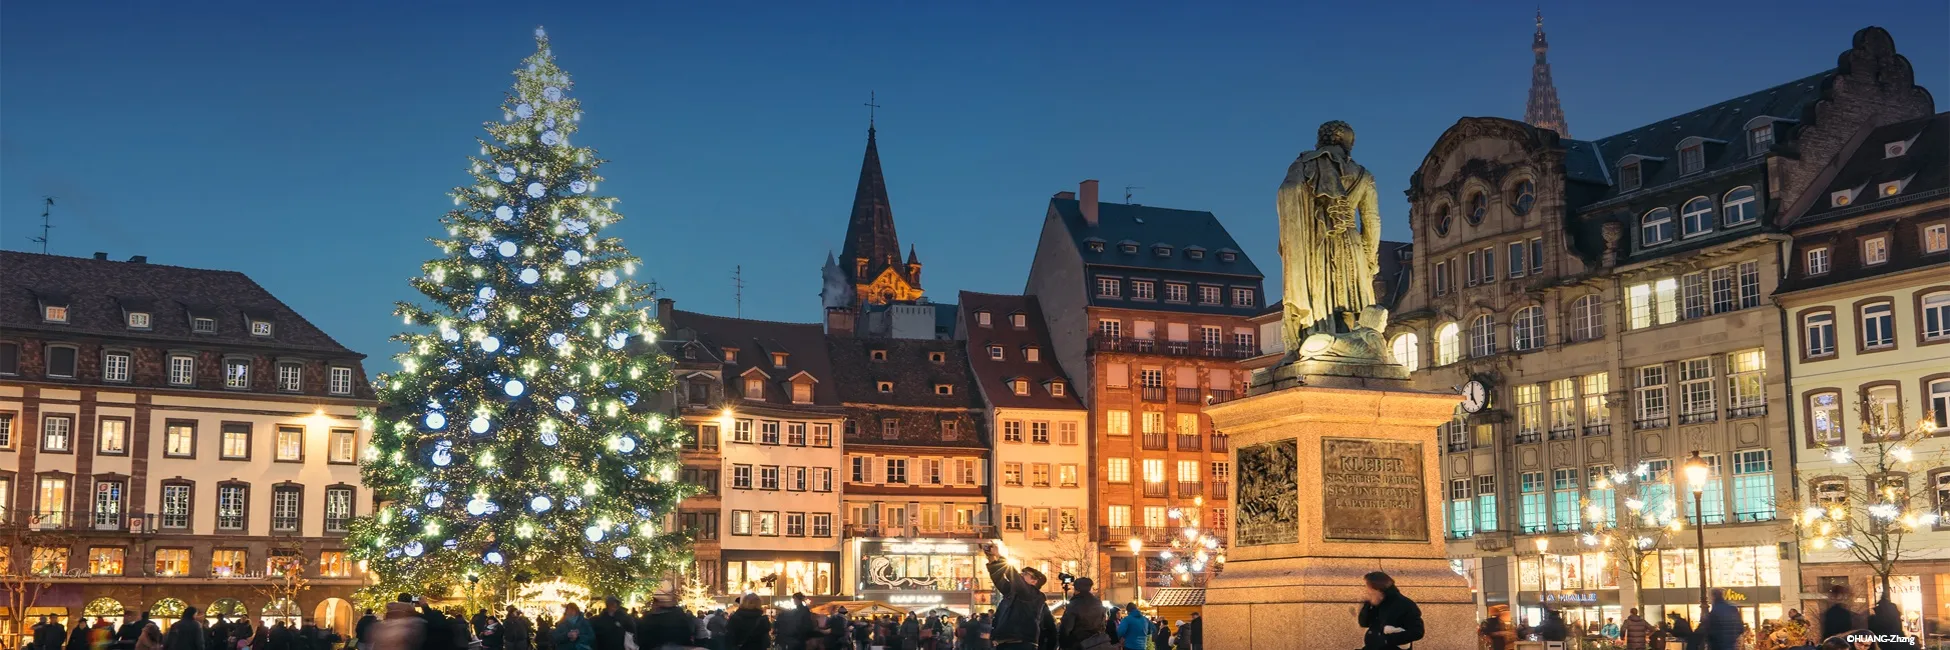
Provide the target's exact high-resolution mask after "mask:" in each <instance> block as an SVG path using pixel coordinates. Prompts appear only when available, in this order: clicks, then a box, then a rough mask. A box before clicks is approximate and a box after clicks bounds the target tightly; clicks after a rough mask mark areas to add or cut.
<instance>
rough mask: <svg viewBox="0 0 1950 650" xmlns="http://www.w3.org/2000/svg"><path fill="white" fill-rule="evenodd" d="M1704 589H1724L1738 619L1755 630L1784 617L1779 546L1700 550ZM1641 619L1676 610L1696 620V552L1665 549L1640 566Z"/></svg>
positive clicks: (1648, 558)
mask: <svg viewBox="0 0 1950 650" xmlns="http://www.w3.org/2000/svg"><path fill="white" fill-rule="evenodd" d="M1706 569H1707V583H1706V586H1707V588H1709V589H1711V588H1725V589H1726V590H1727V601H1728V602H1731V603H1733V604H1734V605H1735V606H1737V607H1739V608H1740V614H1741V618H1742V619H1744V620H1746V621H1747V624H1748V625H1752V626H1754V627H1756V628H1758V627H1759V626H1760V622H1761V621H1769V620H1777V619H1780V618H1781V617H1782V616H1784V615H1786V614H1787V609H1786V608H1785V607H1783V605H1782V602H1781V555H1780V549H1779V547H1776V546H1774V545H1772V544H1769V545H1766V546H1735V547H1723V548H1708V549H1706ZM1644 592H1645V604H1644V605H1643V607H1642V610H1643V611H1644V612H1645V617H1646V618H1647V619H1648V620H1651V619H1652V617H1653V616H1655V615H1656V616H1659V617H1664V616H1665V615H1666V613H1667V612H1679V613H1680V614H1681V615H1683V616H1685V617H1686V618H1687V619H1688V620H1691V621H1694V622H1698V621H1699V620H1700V619H1699V616H1700V611H1699V550H1698V549H1695V548H1681V549H1666V550H1662V551H1660V552H1659V555H1658V556H1657V557H1647V558H1646V564H1645V588H1644Z"/></svg>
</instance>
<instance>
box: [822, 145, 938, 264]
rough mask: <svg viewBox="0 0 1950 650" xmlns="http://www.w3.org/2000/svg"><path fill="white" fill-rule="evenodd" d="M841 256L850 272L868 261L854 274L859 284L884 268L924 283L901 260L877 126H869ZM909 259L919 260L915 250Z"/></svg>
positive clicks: (898, 237) (899, 244)
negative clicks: (864, 261) (859, 263)
mask: <svg viewBox="0 0 1950 650" xmlns="http://www.w3.org/2000/svg"><path fill="white" fill-rule="evenodd" d="M840 258H841V259H842V260H843V261H844V262H845V264H842V265H841V267H842V268H844V269H845V270H846V272H847V273H848V274H849V275H852V274H853V273H854V272H855V271H857V270H858V269H856V268H855V266H856V265H855V264H854V261H855V260H859V259H862V258H865V259H866V260H867V268H866V272H865V273H864V274H860V275H858V276H854V277H853V281H854V282H855V283H864V282H870V281H872V280H873V279H874V278H876V277H879V276H880V273H881V271H882V270H883V269H887V268H893V269H894V272H895V273H897V274H899V275H900V276H901V278H902V279H905V280H907V281H908V283H909V284H912V285H915V286H919V284H920V283H918V282H915V281H914V278H912V277H909V276H908V273H907V266H905V265H904V264H902V262H901V241H900V236H899V235H896V234H895V233H894V206H893V203H892V202H890V201H888V199H887V177H886V175H885V174H883V173H881V171H880V146H879V144H877V143H876V142H875V138H874V129H873V127H868V128H867V153H866V155H864V156H862V157H861V160H860V183H859V185H858V186H856V187H855V188H854V190H853V213H852V215H851V216H849V217H848V218H847V221H846V242H845V243H844V244H843V245H842V247H841V248H840ZM908 259H909V261H913V262H916V263H918V262H919V258H918V257H916V256H915V254H914V251H913V250H912V249H910V250H909V251H908Z"/></svg>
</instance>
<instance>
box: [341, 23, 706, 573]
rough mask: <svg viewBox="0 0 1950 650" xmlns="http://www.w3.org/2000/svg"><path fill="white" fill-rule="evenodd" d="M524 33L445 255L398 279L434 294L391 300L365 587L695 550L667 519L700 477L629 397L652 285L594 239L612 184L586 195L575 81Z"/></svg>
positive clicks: (360, 528)
mask: <svg viewBox="0 0 1950 650" xmlns="http://www.w3.org/2000/svg"><path fill="white" fill-rule="evenodd" d="M535 41H536V52H535V53H534V54H532V55H530V56H529V57H528V58H527V59H526V60H525V61H524V63H525V65H524V67H523V68H522V69H520V70H518V71H516V73H515V85H514V91H513V93H511V94H510V95H509V96H508V99H507V100H506V102H505V103H504V104H503V107H502V108H503V115H502V118H503V119H502V121H501V122H500V123H488V124H487V125H486V126H485V128H486V129H487V132H488V134H489V136H490V138H489V139H484V140H481V142H480V156H478V157H475V158H473V159H472V160H473V164H472V166H471V167H470V170H469V171H470V173H471V174H472V176H473V177H474V182H473V183H472V184H470V185H467V186H464V187H459V188H456V189H455V190H454V191H453V193H452V196H453V199H454V205H455V206H456V207H455V209H453V210H451V211H449V212H448V213H447V214H446V215H445V216H444V217H443V218H442V219H441V221H442V223H444V224H445V225H446V226H447V229H446V237H445V238H444V239H435V240H433V243H434V244H435V246H437V247H438V248H439V249H440V251H441V254H442V256H441V257H439V258H436V259H433V260H431V261H429V262H427V263H425V264H424V265H422V270H423V272H424V274H423V275H422V276H420V277H416V278H413V279H412V280H411V284H412V285H413V287H414V288H415V289H417V290H419V291H420V292H421V293H422V294H424V295H425V296H426V298H427V299H428V300H429V301H430V302H429V304H426V305H418V304H412V303H400V304H399V305H398V309H397V310H396V312H395V313H396V314H397V315H399V316H401V317H402V319H403V321H404V323H405V324H406V325H408V326H409V327H416V328H417V329H415V330H412V331H408V332H405V333H402V334H399V335H397V336H395V337H393V340H396V341H399V342H401V343H403V344H405V346H406V348H407V350H408V351H407V352H405V353H402V354H399V355H397V356H396V357H395V358H396V359H397V360H398V361H399V364H400V368H401V370H400V371H399V372H395V373H389V374H386V375H382V376H381V377H380V379H379V383H378V388H379V402H380V405H379V408H378V409H376V410H375V411H373V412H371V413H368V414H367V415H366V416H365V418H366V424H367V426H368V427H369V428H370V429H371V430H372V442H371V444H370V445H369V446H368V447H367V449H366V456H365V463H364V469H363V475H364V479H365V482H366V484H367V485H369V486H372V488H373V489H374V490H376V491H378V493H379V494H380V495H381V496H382V498H385V499H389V500H391V503H390V504H389V505H385V506H383V507H381V508H380V509H379V510H378V512H377V513H376V514H375V516H372V517H367V518H362V519H360V520H358V521H357V522H356V523H355V524H354V527H353V532H352V536H351V540H352V544H351V549H352V551H353V553H354V555H355V556H356V557H358V558H359V559H361V560H363V561H365V562H366V563H367V564H368V569H369V570H370V571H372V572H373V573H375V574H376V575H377V577H378V584H377V585H374V586H373V587H371V588H369V589H368V591H369V592H372V593H378V594H386V593H390V592H393V591H408V592H414V593H427V592H429V591H434V590H436V589H438V588H439V587H441V586H444V585H452V584H456V583H458V581H459V580H461V579H463V578H467V579H478V578H485V579H489V580H491V581H498V583H499V584H514V583H527V582H541V581H549V580H554V579H557V578H560V579H562V580H565V581H567V582H568V583H571V584H573V585H576V586H578V587H580V588H586V589H589V590H590V591H592V592H594V593H596V594H600V595H610V594H615V595H627V594H629V593H631V592H633V591H638V590H641V589H643V588H645V587H647V586H648V585H649V584H650V581H651V580H652V579H653V578H654V577H657V576H660V575H661V574H663V573H664V572H665V571H667V570H669V569H671V568H673V567H674V566H676V562H678V561H680V560H681V559H682V556H683V555H684V554H685V553H686V552H687V550H688V545H687V543H686V541H685V539H684V537H683V536H682V534H681V533H675V532H670V531H664V530H662V529H661V528H660V525H661V518H662V517H663V515H664V513H667V512H670V511H671V510H672V509H673V506H674V505H675V504H676V503H677V501H678V500H680V499H682V498H683V497H685V496H687V495H689V494H692V493H694V492H695V487H694V486H688V485H683V484H680V483H676V482H674V481H673V478H674V475H675V473H676V469H677V467H678V464H679V463H678V459H677V449H678V447H679V443H680V436H681V428H680V427H679V426H678V425H677V424H675V423H670V422H666V421H664V420H663V419H662V418H660V417H658V416H657V415H654V414H650V413H646V412H643V411H642V410H641V409H640V408H639V406H640V405H641V406H644V407H647V406H648V402H646V401H643V400H644V398H645V397H646V396H650V395H653V394H655V393H656V392H657V391H662V390H666V389H668V388H669V387H670V385H671V378H670V370H669V367H670V365H669V361H668V359H666V358H664V357H663V356H662V355H660V354H658V352H657V350H656V348H655V346H652V345H648V344H649V343H651V342H653V341H654V339H655V336H656V334H657V328H656V323H655V322H654V319H652V318H651V317H650V315H649V314H648V312H647V311H646V310H645V309H643V308H642V307H641V305H643V304H644V303H645V301H646V300H648V299H649V298H650V293H649V291H648V290H646V289H645V288H644V287H643V286H642V285H639V284H637V283H636V282H634V281H632V280H630V279H629V276H631V275H632V274H633V273H634V271H635V270H636V266H637V263H638V262H637V259H636V258H634V257H632V256H631V255H630V254H629V252H628V251H627V250H626V249H625V248H624V247H623V244H622V242H621V241H620V240H618V239H614V238H601V237H600V236H599V233H600V231H601V230H602V229H603V228H604V227H607V226H611V225H614V224H615V223H616V222H617V221H618V220H619V219H620V218H621V217H620V215H618V214H617V213H616V212H615V211H614V210H613V207H614V205H615V201H616V200H615V199H614V198H609V197H601V196H597V195H596V194H595V191H596V186H597V183H598V182H599V181H601V180H602V178H601V177H600V176H598V175H596V173H595V168H596V166H597V165H598V164H600V163H601V161H600V160H599V159H597V158H596V157H595V152H594V150H592V149H589V148H587V147H576V146H572V145H570V143H569V142H570V137H571V135H572V134H574V133H575V131H576V128H577V125H578V124H579V123H580V122H581V121H582V112H581V110H580V108H579V103H578V102H577V101H576V100H575V99H572V98H570V97H569V96H568V92H569V89H570V88H572V87H573V84H572V83H571V82H570V80H569V76H568V75H567V74H566V73H564V72H562V70H561V69H559V68H557V67H556V65H555V59H554V56H553V54H552V52H551V51H550V49H549V43H548V36H547V34H546V33H545V32H543V31H542V30H541V29H536V30H535Z"/></svg>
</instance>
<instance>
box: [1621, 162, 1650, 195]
mask: <svg viewBox="0 0 1950 650" xmlns="http://www.w3.org/2000/svg"><path fill="white" fill-rule="evenodd" d="M1640 174H1641V171H1640V167H1639V163H1638V162H1637V161H1633V162H1628V163H1625V164H1623V165H1619V166H1618V191H1620V192H1630V191H1633V190H1636V189H1638V188H1639V184H1640V182H1641V181H1643V180H1644V178H1643V176H1641V175H1640Z"/></svg>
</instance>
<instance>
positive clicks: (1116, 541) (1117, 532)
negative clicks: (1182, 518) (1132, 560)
mask: <svg viewBox="0 0 1950 650" xmlns="http://www.w3.org/2000/svg"><path fill="white" fill-rule="evenodd" d="M1178 531H1179V529H1178V528H1132V527H1111V526H1098V527H1097V539H1100V540H1103V541H1104V543H1105V544H1111V545H1114V546H1116V547H1118V548H1122V549H1124V552H1125V553H1129V552H1131V551H1130V547H1128V546H1125V544H1126V543H1127V541H1126V540H1129V539H1131V538H1133V537H1135V538H1138V539H1139V540H1141V541H1143V542H1144V545H1145V546H1152V545H1159V546H1162V545H1165V544H1170V543H1171V540H1172V537H1173V536H1175V535H1177V534H1178Z"/></svg>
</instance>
